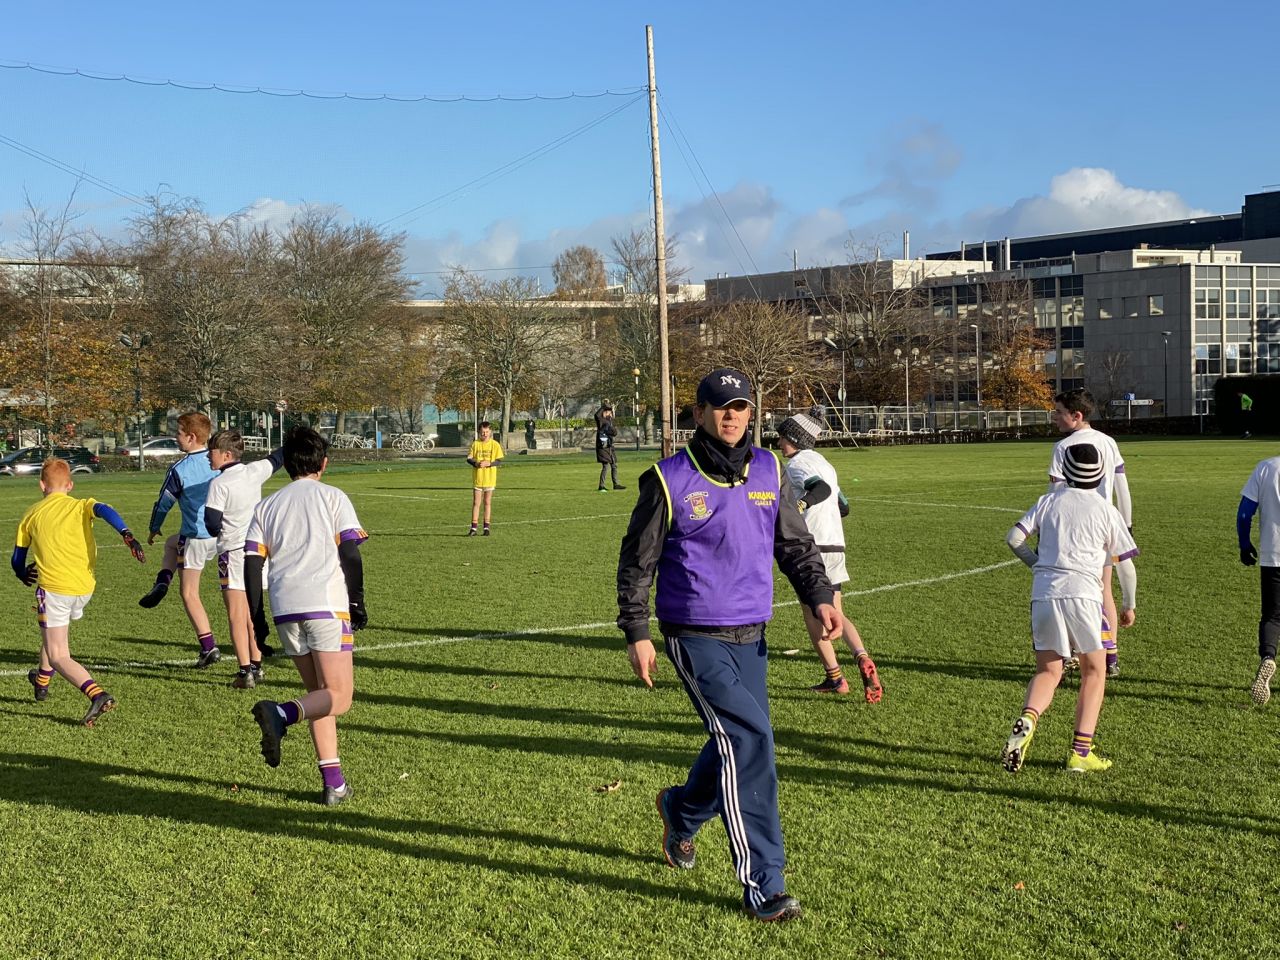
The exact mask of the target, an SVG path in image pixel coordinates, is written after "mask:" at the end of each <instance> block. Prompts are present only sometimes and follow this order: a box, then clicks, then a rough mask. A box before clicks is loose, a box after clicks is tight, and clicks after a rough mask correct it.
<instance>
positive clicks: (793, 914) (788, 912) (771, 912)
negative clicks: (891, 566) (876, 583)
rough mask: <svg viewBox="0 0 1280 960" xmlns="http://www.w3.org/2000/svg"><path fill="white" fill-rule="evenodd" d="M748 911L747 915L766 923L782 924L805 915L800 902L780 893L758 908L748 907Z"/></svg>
mask: <svg viewBox="0 0 1280 960" xmlns="http://www.w3.org/2000/svg"><path fill="white" fill-rule="evenodd" d="M746 909H747V913H749V914H751V916H753V917H755V918H756V919H757V920H760V921H763V922H764V923H781V922H782V921H784V920H795V919H796V918H797V917H801V916H803V915H804V911H803V910H801V909H800V901H799V900H797V899H796V898H795V897H793V896H791V895H790V894H786V893H779V894H777V895H776V896H772V897H770V898H769V899H768V900H766V901H765V902H764V903H762V904H760V906H758V907H752V906H748V907H747V908H746Z"/></svg>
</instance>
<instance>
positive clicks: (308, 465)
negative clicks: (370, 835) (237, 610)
mask: <svg viewBox="0 0 1280 960" xmlns="http://www.w3.org/2000/svg"><path fill="white" fill-rule="evenodd" d="M282 449H283V453H284V468H285V470H286V471H288V473H289V477H290V478H291V480H292V481H293V482H292V483H290V484H288V485H287V486H285V487H284V488H283V489H282V490H278V491H276V492H275V493H273V494H272V495H271V496H269V497H267V498H266V499H265V500H263V501H262V502H261V503H259V504H258V506H257V508H256V509H255V510H254V511H253V520H252V521H251V522H250V524H249V531H248V533H247V535H246V538H245V545H244V552H245V564H244V575H245V589H246V592H247V594H248V600H249V603H250V605H251V606H252V605H253V604H254V603H255V602H261V600H260V598H259V597H257V596H255V594H258V593H260V591H261V585H262V566H263V563H264V561H265V560H266V559H267V558H270V560H271V565H270V572H269V574H268V577H267V586H268V589H270V591H271V613H272V618H273V619H274V620H275V624H276V630H277V632H278V633H279V635H280V642H281V643H282V644H283V646H284V652H285V653H286V654H288V655H289V656H290V657H292V658H293V663H294V666H296V667H297V668H298V673H299V674H301V676H302V682H303V684H304V685H305V686H306V688H307V694H306V696H304V697H302V698H301V699H300V700H290V701H289V702H288V703H276V702H275V701H272V700H259V701H258V702H257V703H255V704H254V705H253V717H254V719H255V720H257V721H258V726H259V727H260V728H261V730H262V756H263V757H264V758H265V759H266V761H267V764H268V766H272V767H278V766H279V765H280V741H281V740H282V739H283V738H284V736H285V733H286V732H287V731H288V729H289V727H291V726H293V725H294V724H296V723H298V722H299V721H302V720H306V721H307V722H308V723H309V724H310V727H311V740H312V743H313V744H314V745H315V750H316V757H317V759H318V761H319V764H320V775H321V777H322V778H323V780H324V791H323V793H322V794H321V802H322V803H324V804H325V805H326V806H334V805H336V804H339V803H342V802H344V801H346V800H347V799H349V798H350V796H351V785H350V784H348V783H347V782H346V779H345V778H344V777H343V775H342V764H341V762H340V760H339V757H338V724H337V718H338V717H340V716H342V714H344V713H346V712H347V710H348V709H349V708H350V707H351V696H352V686H353V678H352V665H351V651H352V646H353V641H352V631H355V630H359V629H361V628H363V627H364V626H365V625H366V624H367V623H368V622H369V615H368V613H366V611H365V607H364V570H363V566H362V564H361V561H360V550H359V546H360V544H361V543H363V542H364V541H365V540H367V539H368V534H366V533H365V532H364V530H362V529H361V528H360V521H359V520H357V519H356V511H355V508H354V507H353V506H352V505H351V501H350V500H349V499H348V498H347V495H346V494H345V493H343V492H342V491H341V490H339V489H338V488H337V487H331V486H329V485H328V484H325V483H321V482H320V478H321V476H322V475H323V474H324V471H325V468H326V467H327V466H328V465H329V459H328V457H327V456H326V453H327V451H328V444H327V443H326V442H325V439H324V438H323V437H321V436H320V434H318V433H316V432H315V431H314V430H312V429H311V428H310V427H302V426H299V427H294V428H293V429H292V430H290V431H289V434H288V435H287V436H286V437H285V441H284V447H283V448H282Z"/></svg>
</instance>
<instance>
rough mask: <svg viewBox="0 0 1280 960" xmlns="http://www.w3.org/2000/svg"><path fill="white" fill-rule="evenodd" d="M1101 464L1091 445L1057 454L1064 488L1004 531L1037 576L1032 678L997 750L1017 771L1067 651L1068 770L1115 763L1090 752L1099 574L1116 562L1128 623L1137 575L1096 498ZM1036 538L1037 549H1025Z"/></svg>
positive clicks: (1097, 676)
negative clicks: (1072, 682) (1075, 663)
mask: <svg viewBox="0 0 1280 960" xmlns="http://www.w3.org/2000/svg"><path fill="white" fill-rule="evenodd" d="M1105 464H1106V461H1105V459H1104V458H1103V457H1102V456H1101V455H1100V454H1099V452H1098V449H1097V447H1094V446H1093V445H1092V444H1088V443H1075V444H1072V445H1070V446H1068V447H1067V448H1066V450H1065V451H1064V453H1063V457H1062V479H1063V481H1064V483H1065V484H1066V485H1065V486H1063V487H1061V488H1059V489H1057V490H1054V491H1052V492H1051V493H1047V494H1045V495H1044V496H1043V497H1041V498H1040V499H1039V501H1037V502H1036V505H1035V506H1034V507H1032V508H1031V509H1030V510H1028V511H1027V513H1026V515H1025V516H1023V518H1022V519H1021V520H1019V521H1018V522H1017V523H1016V524H1015V525H1014V527H1013V529H1011V530H1010V531H1009V535H1008V538H1007V542H1008V544H1009V548H1010V549H1011V550H1013V552H1014V553H1015V554H1016V555H1017V556H1018V559H1020V560H1021V561H1022V562H1023V563H1025V564H1026V565H1027V566H1029V567H1031V568H1032V570H1033V571H1034V573H1035V575H1034V577H1033V579H1032V586H1031V639H1032V645H1033V646H1034V648H1035V652H1036V673H1035V676H1034V677H1032V678H1031V684H1030V686H1028V687H1027V698H1026V702H1025V704H1024V706H1023V708H1022V716H1020V717H1019V718H1018V719H1017V720H1015V721H1014V724H1013V730H1012V732H1011V733H1010V734H1009V739H1008V740H1007V741H1006V742H1005V745H1004V749H1003V750H1002V751H1001V752H1000V762H1001V763H1002V764H1003V765H1004V768H1005V769H1006V770H1008V771H1009V772H1010V773H1017V772H1018V771H1019V770H1021V769H1022V765H1023V764H1024V763H1025V762H1026V759H1027V748H1028V747H1029V746H1030V745H1031V738H1032V737H1034V736H1035V732H1036V726H1037V724H1038V723H1039V721H1040V715H1041V714H1042V713H1044V712H1045V711H1046V710H1048V709H1049V704H1050V703H1052V702H1053V693H1054V691H1055V690H1056V689H1057V687H1058V683H1059V682H1060V681H1061V680H1062V664H1063V661H1065V660H1067V659H1068V658H1069V657H1071V656H1072V655H1073V654H1074V655H1076V656H1078V658H1079V661H1080V692H1079V694H1078V696H1077V697H1076V730H1075V737H1074V739H1073V740H1072V741H1071V752H1070V753H1069V754H1068V755H1067V769H1068V770H1069V771H1071V772H1072V773H1095V772H1098V771H1102V770H1106V769H1107V768H1108V767H1110V766H1111V761H1110V760H1107V759H1105V758H1103V757H1101V756H1099V755H1098V753H1097V751H1096V750H1094V749H1093V736H1094V733H1095V732H1096V730H1097V725H1098V713H1099V712H1100V711H1101V709H1102V694H1103V691H1104V689H1105V687H1106V682H1107V661H1106V652H1105V649H1104V647H1103V644H1102V629H1101V626H1102V615H1103V614H1102V595H1103V590H1104V581H1103V576H1102V572H1103V569H1104V567H1106V566H1107V565H1108V564H1109V563H1110V561H1111V558H1112V557H1115V558H1116V559H1117V562H1118V566H1117V570H1118V572H1119V576H1120V590H1121V594H1122V597H1123V602H1124V609H1123V611H1122V612H1121V613H1120V618H1119V622H1120V625H1121V626H1122V627H1130V626H1132V625H1133V622H1134V618H1135V616H1136V611H1135V607H1134V601H1135V594H1136V592H1137V585H1138V575H1137V572H1136V571H1135V570H1134V567H1133V559H1132V558H1133V557H1135V556H1137V554H1138V548H1137V547H1136V546H1135V545H1134V543H1133V537H1132V536H1130V535H1129V531H1128V529H1127V528H1126V527H1125V522H1124V518H1123V517H1121V516H1120V513H1119V511H1117V510H1116V508H1115V507H1113V506H1112V505H1111V504H1110V503H1109V502H1107V501H1106V500H1104V499H1103V498H1102V497H1099V496H1098V495H1097V493H1096V492H1095V491H1096V490H1097V487H1098V484H1099V483H1101V482H1102V478H1103V473H1104V471H1105V469H1106V465H1105ZM1034 534H1039V542H1038V544H1037V547H1038V550H1032V549H1031V548H1030V547H1028V546H1027V544H1026V540H1027V538H1028V537H1030V536H1032V535H1034Z"/></svg>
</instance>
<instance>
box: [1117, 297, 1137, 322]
mask: <svg viewBox="0 0 1280 960" xmlns="http://www.w3.org/2000/svg"><path fill="white" fill-rule="evenodd" d="M1120 305H1121V309H1122V310H1123V311H1124V315H1125V316H1126V317H1136V316H1137V315H1138V298H1137V297H1123V298H1122V299H1121V304H1120Z"/></svg>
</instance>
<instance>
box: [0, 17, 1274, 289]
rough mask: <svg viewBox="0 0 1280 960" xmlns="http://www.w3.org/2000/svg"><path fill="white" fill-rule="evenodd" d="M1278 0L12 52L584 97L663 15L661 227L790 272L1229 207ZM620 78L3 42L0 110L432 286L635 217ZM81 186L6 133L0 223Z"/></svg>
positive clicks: (350, 32) (563, 78) (104, 206)
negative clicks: (354, 223)
mask: <svg viewBox="0 0 1280 960" xmlns="http://www.w3.org/2000/svg"><path fill="white" fill-rule="evenodd" d="M188 6H190V7H191V8H190V9H188ZM1277 9H1278V8H1277V7H1276V6H1275V5H1274V4H1269V3H1262V2H1257V3H1232V4H1228V5H1225V6H1222V7H1218V8H1210V7H1206V6H1205V5H1204V4H1202V3H1197V4H1190V3H1182V2H1176V0H1175V2H1170V3H1166V4H1163V5H1160V6H1156V5H1152V4H1138V3H1127V2H1123V0H1120V2H1116V0H1113V2H1110V3H1097V2H1092V0H1086V2H1080V3H1076V4H1074V5H1071V6H1065V7H1064V6H1062V5H1048V4H1028V3H1016V4H1015V3H1004V2H993V3H987V4H984V5H983V6H982V7H981V8H978V7H972V6H961V5H957V4H954V3H934V2H919V3H898V4H883V5H871V4H865V3H862V2H857V0H846V2H844V3H826V2H819V3H807V4H778V3H757V2H754V0H747V2H741V0H740V2H737V3H721V2H708V3H696V2H684V3H668V2H654V3H650V4H646V5H643V6H642V5H638V4H627V3H609V2H600V0H597V2H594V3H550V2H548V3H542V4H529V3H493V2H486V0H475V2H472V3H469V4H459V3H433V2H419V3H390V2H367V3H365V4H363V5H360V6H356V5H353V4H350V3H327V2H313V3H308V4H305V5H304V4H301V3H290V2H285V3H264V2H261V0H259V2H257V3H253V4H250V3H242V2H238V0H230V2H224V3H222V4H219V5H217V6H216V7H207V6H206V7H201V8H195V7H194V6H193V5H183V4H174V3H172V2H168V3H163V4H161V3H149V2H148V3H142V2H135V3H127V4H101V3H82V2H76V3H69V2H57V0H48V2H45V3H42V4H26V5H20V6H18V5H14V6H11V7H10V8H9V9H7V10H6V19H5V26H4V30H3V33H2V34H0V62H2V63H5V64H13V63H16V62H35V63H40V64H46V65H51V66H56V67H77V68H81V69H84V70H99V71H103V72H105V73H112V74H120V73H124V74H129V75H131V76H135V77H145V78H150V79H171V80H177V81H217V82H222V83H227V84H243V85H250V86H262V87H268V88H277V89H288V90H296V89H305V90H310V91H318V92H338V91H346V92H351V93H354V94H380V93H389V94H405V95H414V94H432V95H439V96H449V95H455V94H466V95H470V96H477V97H483V96H488V95H494V94H502V95H508V96H522V95H530V94H544V95H560V94H564V93H568V92H571V91H574V92H580V93H595V92H599V91H603V90H608V89H612V90H626V89H635V88H638V87H641V86H643V84H644V82H645V59H644V25H645V24H646V23H651V24H653V26H654V31H655V47H656V56H657V66H658V84H659V88H660V91H661V96H662V100H663V105H664V111H665V112H666V114H667V118H668V122H665V123H664V126H663V128H662V131H661V137H662V146H663V174H664V192H665V194H666V205H667V220H668V227H669V229H670V230H672V231H676V232H678V233H679V235H680V238H681V241H682V249H683V260H684V262H685V264H686V265H687V266H688V267H689V269H690V274H691V278H692V279H702V278H705V277H708V276H712V275H715V274H716V273H719V272H729V273H743V272H748V271H753V270H755V269H757V268H758V269H760V270H779V269H785V268H786V267H788V266H789V265H790V262H791V255H792V250H796V251H798V255H799V258H800V260H801V262H802V263H804V264H826V263H833V262H839V261H840V260H841V259H843V258H845V257H847V255H848V253H847V251H848V249H849V244H850V241H851V238H852V242H853V243H854V244H855V245H856V244H871V243H875V242H876V241H877V240H881V241H882V242H884V243H885V244H886V245H887V247H889V248H891V249H895V250H896V249H897V246H898V244H899V243H900V237H901V231H902V230H903V229H910V230H911V233H912V245H913V249H914V252H916V253H920V252H925V251H927V250H930V249H942V248H946V247H952V246H954V245H956V244H957V243H958V242H959V241H960V240H962V239H964V240H979V239H982V238H984V237H986V238H988V239H995V238H997V237H999V236H1003V235H1005V234H1009V235H1013V236H1025V235H1033V234H1038V233H1046V232H1057V231H1065V230H1074V229H1085V228H1088V227H1093V226H1101V225H1108V224H1119V223H1133V222H1142V221H1143V220H1148V219H1171V218H1175V217H1180V216H1188V215H1194V214H1195V213H1197V212H1204V211H1210V212H1215V213H1221V212H1230V211H1234V210H1238V209H1239V206H1240V203H1241V199H1242V197H1243V195H1244V194H1245V193H1249V192H1254V191H1256V190H1259V189H1261V188H1263V187H1264V186H1267V185H1271V184H1275V183H1276V182H1280V165H1278V164H1277V162H1276V159H1275V158H1276V157H1278V156H1280V143H1278V142H1277V140H1280V129H1278V128H1277V126H1276V124H1275V123H1274V122H1273V120H1272V118H1273V117H1274V115H1275V102H1274V97H1273V96H1272V95H1271V90H1272V89H1273V88H1274V81H1273V76H1272V74H1273V69H1274V68H1273V67H1272V66H1271V64H1270V62H1269V61H1270V57H1269V54H1268V47H1267V46H1266V43H1267V41H1266V39H1265V38H1267V37H1270V36H1273V35H1274V33H1275V31H1276V28H1277V27H1278V26H1280V13H1278V12H1277ZM632 99H633V98H631V97H627V96H607V97H600V98H596V99H573V100H558V101H534V102H495V103H472V102H465V103H432V102H426V103H387V102H356V101H350V100H336V101H329V100H314V99H309V98H303V97H293V98H285V97H268V96H262V95H249V94H235V93H218V92H210V91H193V90H181V89H175V88H172V87H153V86H143V85H137V84H130V83H124V82H106V81H98V80H89V79H83V78H79V77H63V76H51V75H48V74H44V73H38V72H33V71H29V70H20V69H0V103H3V104H4V106H3V108H2V109H0V135H2V136H4V137H7V138H11V139H12V140H14V141H17V142H19V143H21V144H23V145H25V146H27V147H30V148H34V149H35V150H38V151H40V152H42V153H44V154H47V155H49V156H52V157H55V158H57V159H58V160H61V161H63V162H64V163H67V164H70V165H72V166H74V167H77V168H80V167H83V168H84V169H86V170H87V171H89V172H90V173H91V174H93V175H95V176H96V177H99V178H102V179H104V180H106V181H108V182H109V183H111V184H113V185H115V186H116V187H118V188H121V190H122V191H123V192H125V193H129V194H134V195H144V194H150V193H156V192H158V191H161V190H169V191H172V192H174V193H177V194H180V195H183V196H192V197H196V198H199V199H200V200H201V201H202V202H203V203H204V204H205V206H206V207H207V208H208V209H209V210H210V211H213V212H216V213H220V214H221V213H230V212H233V211H237V210H242V209H243V210H248V211H249V212H250V215H252V216H254V217H256V218H259V219H263V220H266V221H268V222H272V223H278V222H283V221H284V220H286V219H287V218H288V216H289V215H290V214H291V212H292V211H294V210H296V209H297V208H298V207H299V206H300V205H302V204H308V203H310V204H319V205H326V206H333V207H336V208H338V209H339V210H340V212H341V214H342V215H343V216H348V217H351V218H355V219H360V220H369V221H373V222H377V223H389V225H390V226H392V227H395V228H398V229H403V230H404V231H405V232H406V233H407V234H408V242H407V250H408V253H409V261H410V262H409V267H410V269H411V270H413V271H415V272H417V273H418V276H419V279H420V281H421V283H422V294H423V295H424V296H430V295H432V293H433V292H434V291H436V290H438V289H439V287H440V282H439V279H438V274H435V273H433V272H432V271H439V270H443V269H446V268H448V267H449V266H452V265H455V264H457V265H461V266H465V267H470V268H476V269H480V268H484V269H489V268H498V267H502V268H508V267H509V268H523V272H528V273H538V272H542V273H544V274H545V272H546V271H545V270H542V271H540V270H539V268H543V267H545V265H546V264H549V263H550V262H551V260H552V258H554V256H555V255H556V253H558V252H559V251H560V250H562V249H564V248H565V247H567V246H570V245H572V244H575V243H588V244H591V245H593V246H597V247H599V248H600V249H602V250H607V247H608V240H609V238H610V237H611V236H613V235H615V234H617V233H619V232H621V231H623V230H626V229H629V228H630V227H632V226H638V225H641V224H643V223H644V221H645V220H646V218H647V217H648V216H649V210H650V203H651V200H650V189H651V188H650V181H649V159H648V146H647V144H648V126H647V122H648V121H647V113H646V107H645V103H644V101H643V100H639V101H637V102H630V101H631V100H632ZM614 110H617V111H618V112H617V113H616V115H614V116H612V117H609V118H606V119H602V118H604V116H605V115H606V114H607V113H609V112H610V111H614ZM595 121H599V122H598V123H596V125H595V126H593V127H592V128H591V129H589V130H587V131H586V132H583V133H581V134H580V135H578V136H576V137H574V138H573V139H571V140H569V141H568V142H566V143H564V144H563V145H562V146H559V147H558V148H556V149H554V150H551V151H550V152H547V153H546V154H545V155H543V156H540V157H537V158H534V159H532V160H531V161H529V162H525V163H522V164H520V165H518V166H516V167H515V169H513V170H511V171H510V172H508V173H506V174H505V175H504V176H501V177H499V178H497V179H494V180H491V181H486V182H484V183H481V184H479V185H476V186H473V187H471V188H469V189H467V190H465V191H460V192H456V193H455V192H454V191H458V188H460V187H462V186H463V185H464V184H466V183H468V182H469V181H472V180H474V179H476V178H478V177H482V176H484V175H485V174H488V173H490V172H491V171H494V170H497V169H498V168H501V167H503V166H504V165H506V164H511V163H512V162H513V161H517V160H518V159H519V158H521V157H524V156H525V155H526V154H529V153H530V152H531V151H536V150H538V149H539V148H542V147H545V146H547V145H549V144H551V143H552V142H554V141H556V140H557V139H558V138H560V137H563V136H565V135H566V134H569V133H571V132H572V131H575V130H578V129H579V128H582V127H584V126H586V125H589V124H592V123H593V122H595ZM672 123H674V124H678V130H677V129H676V128H675V127H673V126H672ZM678 132H682V133H683V135H684V138H685V141H681V138H680V137H679V136H678V135H677V134H678ZM678 144H679V145H680V146H684V147H685V148H686V150H685V153H684V155H682V153H681V152H680V150H679V149H678V147H677V145H678ZM695 172H696V173H695ZM703 172H705V178H706V179H705V180H704V179H703V178H702V173H703ZM708 183H709V184H710V186H708ZM73 185H74V178H72V177H71V176H69V175H68V174H66V173H64V172H62V171H59V170H57V169H54V168H53V167H51V166H48V165H46V164H43V163H41V162H38V161H37V160H34V159H32V158H30V157H29V156H27V155H25V154H23V153H21V152H18V151H16V150H14V149H12V148H11V147H8V146H5V145H3V144H2V143H0V245H2V246H3V247H4V248H5V249H7V250H10V251H13V250H15V249H16V248H15V243H16V240H17V238H18V236H19V234H20V232H21V221H22V209H23V206H24V202H25V201H24V191H25V192H26V193H27V194H29V195H30V196H31V198H32V199H33V200H34V201H36V202H37V203H39V204H43V205H48V206H57V205H61V203H63V202H65V200H66V198H67V196H68V193H69V191H70V190H71V188H72V187H73ZM711 188H714V190H715V192H716V195H718V200H717V199H716V196H713V195H712V194H711V193H710V190H711ZM443 195H449V196H447V197H445V199H443V200H438V199H437V198H440V197H442V196H443ZM433 200H434V201H436V202H434V203H429V202H430V201H433ZM76 202H77V207H78V208H79V210H80V211H81V212H82V214H83V216H82V220H81V223H82V224H83V225H86V226H92V227H94V228H97V229H100V230H102V231H105V232H108V233H118V232H120V231H122V230H123V229H124V226H123V225H124V223H125V221H126V220H127V218H128V217H129V216H130V214H131V212H133V210H134V209H135V208H133V207H131V205H130V204H129V203H128V202H127V201H125V200H121V199H120V198H118V197H115V196H113V195H112V194H110V193H108V192H105V191H103V190H101V189H99V188H98V187H95V186H91V185H89V184H83V185H81V187H80V188H79V191H78V194H77V197H76ZM422 204H428V205H427V206H426V207H425V208H424V209H422V210H419V211H418V212H417V213H416V214H415V215H412V216H402V215H403V214H405V213H406V212H407V211H409V210H411V209H412V208H415V207H418V206H420V205H422ZM721 206H723V208H724V212H722V211H721V209H720V208H721ZM726 213H727V217H726ZM735 231H736V235H735ZM739 237H740V238H741V241H742V243H741V244H740V243H739V242H738V238H739Z"/></svg>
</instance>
